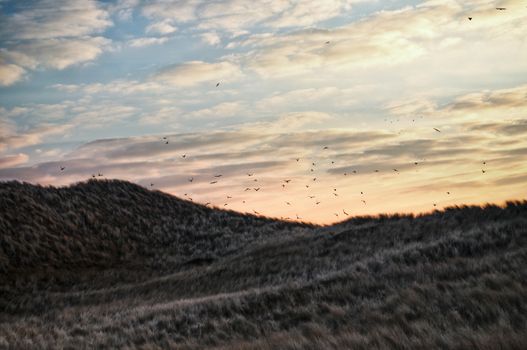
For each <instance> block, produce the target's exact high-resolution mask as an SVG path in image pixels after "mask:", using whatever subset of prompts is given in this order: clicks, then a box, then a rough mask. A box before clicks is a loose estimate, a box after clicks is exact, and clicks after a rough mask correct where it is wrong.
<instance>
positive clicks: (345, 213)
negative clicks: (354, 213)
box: [342, 209, 350, 216]
mask: <svg viewBox="0 0 527 350" xmlns="http://www.w3.org/2000/svg"><path fill="white" fill-rule="evenodd" d="M342 212H343V213H344V214H345V215H346V216H349V215H350V214H348V213H346V211H345V210H344V209H342Z"/></svg>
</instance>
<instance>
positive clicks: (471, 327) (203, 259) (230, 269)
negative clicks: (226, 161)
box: [0, 181, 527, 349]
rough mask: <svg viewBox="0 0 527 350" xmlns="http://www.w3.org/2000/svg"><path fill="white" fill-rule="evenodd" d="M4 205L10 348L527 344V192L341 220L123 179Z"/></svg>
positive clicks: (2, 192) (3, 332)
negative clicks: (191, 197)
mask: <svg viewBox="0 0 527 350" xmlns="http://www.w3.org/2000/svg"><path fill="white" fill-rule="evenodd" d="M0 204H1V207H0V210H1V212H0V230H1V236H0V263H1V271H0V274H1V275H0V348H3V347H6V348H8V347H13V348H145V349H150V348H177V349H201V348H204V347H211V348H212V347H214V348H220V349H253V348H257V349H276V348H280V349H323V348H334V349H347V348H353V349H375V348H381V349H394V348H401V349H402V348H404V349H407V348H415V349H417V348H419V349H422V348H442V349H469V348H470V349H474V348H475V349H498V348H503V349H525V348H527V303H526V300H527V270H526V269H525V266H527V249H526V248H527V202H525V201H523V202H509V203H507V205H506V206H505V207H499V206H494V205H487V206H485V207H477V206H462V207H453V208H448V209H446V210H445V211H435V212H432V213H429V214H425V215H419V216H413V215H380V216H378V217H356V218H351V219H349V220H347V221H345V222H341V223H338V224H335V225H332V226H327V227H319V226H312V225H303V224H295V223H288V222H281V221H276V220H271V219H268V218H262V217H256V216H253V215H242V214H239V213H235V212H229V211H223V210H219V209H215V208H208V207H205V206H202V205H198V204H194V203H191V202H188V201H183V200H180V199H177V198H175V197H172V196H169V195H167V194H163V193H161V192H157V191H150V190H147V189H145V188H142V187H140V186H137V185H133V184H131V183H127V182H122V181H90V182H87V183H80V184H77V185H74V186H70V187H66V188H59V189H56V188H51V187H39V186H34V185H29V184H20V183H16V182H10V183H2V184H0Z"/></svg>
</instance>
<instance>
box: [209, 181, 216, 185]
mask: <svg viewBox="0 0 527 350" xmlns="http://www.w3.org/2000/svg"><path fill="white" fill-rule="evenodd" d="M215 183H218V181H211V182H210V184H211V185H214V184H215Z"/></svg>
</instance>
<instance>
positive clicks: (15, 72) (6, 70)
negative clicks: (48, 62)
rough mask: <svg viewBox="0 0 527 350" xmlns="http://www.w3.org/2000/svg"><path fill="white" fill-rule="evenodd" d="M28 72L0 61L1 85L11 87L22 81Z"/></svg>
mask: <svg viewBox="0 0 527 350" xmlns="http://www.w3.org/2000/svg"><path fill="white" fill-rule="evenodd" d="M25 73H26V70H25V69H24V68H22V67H20V66H17V65H16V64H9V63H7V64H6V63H3V62H2V61H1V60H0V85H1V86H9V85H12V84H14V83H16V82H17V81H19V80H22V78H23V77H24V74H25Z"/></svg>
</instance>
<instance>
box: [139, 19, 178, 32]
mask: <svg viewBox="0 0 527 350" xmlns="http://www.w3.org/2000/svg"><path fill="white" fill-rule="evenodd" d="M175 31H177V28H176V27H174V26H173V25H172V24H170V22H169V21H167V20H165V21H161V22H155V23H152V24H149V25H148V26H147V27H146V32H147V33H157V34H161V35H166V34H171V33H174V32H175Z"/></svg>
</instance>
